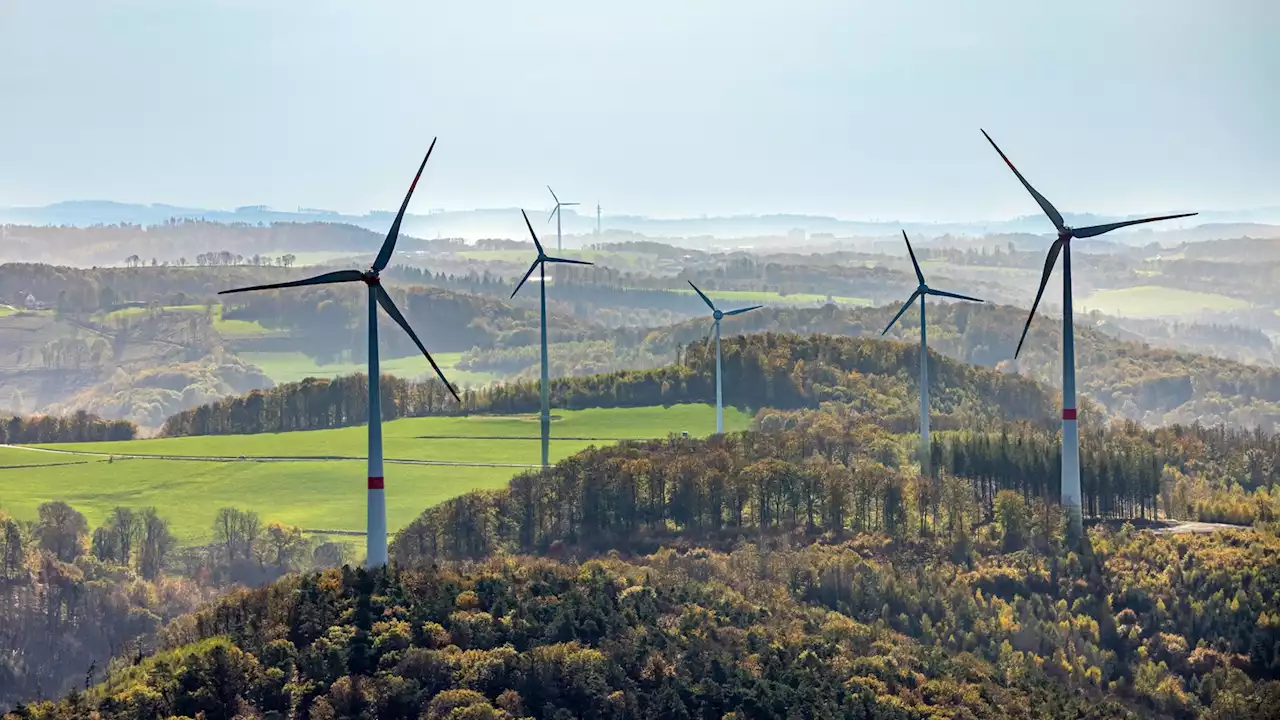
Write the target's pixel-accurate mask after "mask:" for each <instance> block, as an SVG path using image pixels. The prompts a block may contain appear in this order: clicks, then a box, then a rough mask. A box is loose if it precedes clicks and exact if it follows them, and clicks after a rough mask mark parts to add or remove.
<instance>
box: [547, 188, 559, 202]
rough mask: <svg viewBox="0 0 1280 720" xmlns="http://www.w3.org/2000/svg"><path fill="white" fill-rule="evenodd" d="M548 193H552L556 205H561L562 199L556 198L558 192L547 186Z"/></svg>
mask: <svg viewBox="0 0 1280 720" xmlns="http://www.w3.org/2000/svg"><path fill="white" fill-rule="evenodd" d="M547 192H549V193H551V197H552V198H554V199H555V201H556V205H559V204H560V198H558V197H556V191H555V190H552V189H551V186H550V185H548V186H547Z"/></svg>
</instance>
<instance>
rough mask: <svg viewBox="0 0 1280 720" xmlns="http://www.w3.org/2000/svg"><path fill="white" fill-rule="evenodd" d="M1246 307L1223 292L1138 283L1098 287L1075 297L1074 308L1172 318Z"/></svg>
mask: <svg viewBox="0 0 1280 720" xmlns="http://www.w3.org/2000/svg"><path fill="white" fill-rule="evenodd" d="M1247 307H1249V303H1248V302H1247V301H1245V300H1240V299H1238V298H1232V297H1227V296H1226V295H1218V294H1216V293H1205V292H1196V291H1194V290H1179V289H1176V288H1170V287H1163V286H1160V285H1138V286H1136V287H1130V288H1122V289H1115V290H1099V291H1098V292H1095V293H1093V294H1091V295H1089V296H1088V297H1086V298H1084V299H1083V300H1079V301H1077V305H1076V311H1077V312H1079V313H1085V312H1088V311H1091V310H1097V311H1099V312H1102V313H1106V314H1108V315H1115V316H1117V317H1131V318H1161V317H1163V318H1172V317H1185V316H1194V315H1196V314H1198V313H1201V312H1205V311H1208V310H1240V309H1243V308H1247Z"/></svg>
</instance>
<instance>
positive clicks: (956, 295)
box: [927, 288, 986, 302]
mask: <svg viewBox="0 0 1280 720" xmlns="http://www.w3.org/2000/svg"><path fill="white" fill-rule="evenodd" d="M927 294H929V295H941V296H942V297H949V298H955V299H957V300H970V301H972V302H986V301H985V300H979V299H978V298H976V297H969V296H968V295H961V294H959V293H953V292H947V291H946V290H934V289H933V288H929V289H928V291H927Z"/></svg>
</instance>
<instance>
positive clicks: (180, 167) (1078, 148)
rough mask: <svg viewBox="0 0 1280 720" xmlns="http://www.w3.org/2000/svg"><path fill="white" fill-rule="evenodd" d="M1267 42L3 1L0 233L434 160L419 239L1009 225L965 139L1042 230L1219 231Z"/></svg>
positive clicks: (863, 24)
mask: <svg viewBox="0 0 1280 720" xmlns="http://www.w3.org/2000/svg"><path fill="white" fill-rule="evenodd" d="M55 28H56V30H57V33H58V37H59V38H60V52H59V53H56V54H51V53H49V52H48V49H49V48H48V43H47V37H48V36H49V32H50V31H51V30H52V29H55ZM1029 29H1030V30H1029ZM1278 34H1280V6H1277V5H1275V4H1274V3H1268V2H1265V1H1264V0H1247V1H1243V2H1239V3H1234V4H1233V5H1232V12H1225V11H1223V10H1221V9H1216V10H1215V9H1214V8H1211V7H1209V6H1203V5H1202V4H1200V3H1194V2H1191V0H1175V1H1174V2H1155V0H1135V1H1134V2H1129V3H1125V4H1124V5H1121V6H1117V5H1114V4H1108V3H1104V2H1101V1H1100V0H1087V1H1086V2H1081V3H1076V4H1073V5H1072V7H1071V8H1069V9H1052V8H1044V7H1027V6H1025V4H1019V3H1016V2H1012V1H1011V0H981V1H980V2H974V3H970V4H968V5H966V6H965V7H963V8H960V7H957V6H953V5H951V4H947V3H943V2H920V3H912V4H911V7H899V6H896V5H894V6H887V7H885V6H880V5H877V4H872V3H864V2H854V3H830V2H796V3H792V4H789V5H788V6H787V7H785V8H783V7H782V6H777V5H774V4H772V3H765V2H762V1H757V0H752V1H751V2H736V3H730V2H708V3H702V4H699V5H698V6H696V7H689V6H686V5H685V4H682V3H676V2H672V1H669V0H667V1H663V2H658V3H650V4H648V5H646V6H645V7H644V8H638V7H637V8H630V7H627V8H619V7H612V6H597V5H596V4H593V3H588V2H585V1H584V0H581V1H580V0H575V1H573V2H563V3H557V4H556V5H555V6H554V7H551V8H537V7H533V6H531V5H527V4H522V3H512V2H481V3H470V4H467V5H466V6H450V7H441V8H431V9H427V8H424V7H418V6H416V5H413V4H408V3H393V4H388V5H384V6H378V7H370V6H364V5H359V6H355V5H347V4H343V3H337V2H321V3H306V4H303V3H301V2H282V3H275V4H272V5H270V6H263V5H259V4H257V3H252V2H247V1H241V0H237V1H235V2H227V3H218V4H217V5H216V6H215V5H214V4H211V3H184V4H181V5H173V4H170V3H163V2H160V1H159V0H132V1H130V2H126V3H116V4H113V5H111V6H97V5H77V6H75V7H53V6H49V5H47V4H43V3H40V4H37V3H22V4H19V3H8V4H4V5H0V97H3V98H4V99H5V102H4V108H5V110H4V111H3V112H0V206H24V205H26V206H35V205H45V204H50V203H56V202H59V201H66V200H90V199H95V200H96V199H102V200H112V201H119V202H130V203H147V204H150V203H165V204H171V205H179V206H190V207H202V208H203V207H213V208H233V207H238V206H245V205H267V206H271V207H277V208H281V209H286V208H296V207H300V206H301V207H312V208H327V209H332V210H334V211H338V212H344V213H363V212H366V211H367V210H369V209H374V208H376V209H389V208H391V207H392V206H393V204H394V203H395V202H396V199H397V198H398V197H400V196H401V194H402V193H403V191H404V186H405V184H406V183H407V182H408V180H409V178H410V177H411V175H412V171H413V169H414V166H415V165H416V163H417V161H418V159H420V157H421V153H422V152H423V151H424V150H425V149H426V146H427V144H428V143H429V142H430V139H431V137H432V136H435V135H439V136H440V144H439V145H438V146H437V148H436V154H435V155H434V156H433V157H432V161H431V165H430V166H429V168H428V171H427V174H426V176H425V177H424V186H423V190H424V191H425V192H422V193H421V194H420V196H419V197H418V198H417V199H415V202H414V206H413V207H412V208H411V212H414V213H416V214H426V213H428V212H429V211H431V210H433V209H437V208H446V209H450V210H467V209H472V208H502V207H514V206H524V207H528V208H531V209H532V208H542V207H544V206H546V205H547V203H548V200H549V198H548V197H547V194H546V190H545V187H544V186H545V184H547V183H550V184H551V185H552V186H553V187H555V188H556V189H557V192H560V193H561V195H562V197H563V198H564V199H566V200H577V201H580V202H582V203H583V204H584V206H587V207H589V208H592V209H593V207H594V204H595V202H596V201H597V200H598V201H599V202H601V203H602V204H603V205H604V207H605V212H606V214H629V215H643V216H648V217H654V218H674V217H699V216H702V215H711V216H732V215H750V214H772V213H784V214H811V215H823V216H831V217H836V218H841V219H860V220H892V219H899V218H901V219H910V220H913V221H917V222H929V221H976V220H981V219H983V218H988V219H1004V218H1016V217H1022V216H1026V215H1029V214H1032V213H1033V212H1034V211H1035V210H1036V208H1035V207H1034V204H1033V203H1032V202H1031V201H1030V199H1029V198H1028V197H1027V196H1026V194H1025V192H1024V191H1022V190H1021V188H1019V187H1018V186H1017V183H1016V180H1014V179H1013V178H1012V177H1011V176H1010V175H1009V173H1008V170H1007V169H1006V168H1004V167H1003V164H1002V163H1001V162H1000V160H999V158H998V156H996V155H995V153H994V152H993V151H992V150H991V148H990V147H989V146H988V145H987V144H986V142H985V140H984V139H983V138H982V135H981V133H979V131H978V128H979V127H985V128H986V129H987V130H988V131H989V132H990V133H991V134H992V136H993V137H994V138H995V139H996V141H997V142H999V143H1000V144H1001V146H1002V147H1003V149H1004V150H1005V151H1006V152H1007V153H1009V155H1010V157H1011V159H1012V160H1013V161H1014V162H1015V163H1017V164H1018V166H1019V168H1020V169H1021V170H1022V171H1023V172H1024V173H1025V174H1026V175H1027V177H1028V179H1029V180H1030V181H1031V182H1033V183H1035V184H1036V186H1037V187H1038V188H1039V189H1040V190H1041V191H1042V192H1043V193H1044V194H1045V195H1047V196H1048V197H1049V198H1050V199H1051V200H1053V201H1054V202H1055V204H1057V205H1058V206H1059V208H1060V209H1062V210H1063V211H1064V212H1067V213H1071V212H1077V213H1095V214H1100V215H1102V214H1118V215H1130V214H1133V213H1140V212H1160V211H1165V210H1184V209H1190V210H1196V209H1200V210H1237V209H1244V208H1250V207H1256V206H1266V205H1274V204H1275V198H1276V197H1280V174H1277V173H1275V172H1274V168H1275V167H1276V166H1277V162H1280V138H1277V137H1276V136H1275V134H1274V133H1273V132H1271V131H1270V129H1271V128H1272V127H1273V126H1274V123H1275V121H1276V119H1277V118H1280V96H1278V95H1277V94H1276V93H1274V92H1267V91H1266V88H1268V83H1269V82H1273V81H1274V78H1273V77H1272V76H1273V75H1274V72H1275V70H1276V69H1277V68H1280V48H1277V47H1275V46H1274V43H1272V44H1270V45H1269V44H1268V43H1267V42H1266V41H1267V39H1268V38H1271V37H1275V36H1277V35H1278ZM1066 38H1070V39H1073V40H1074V43H1073V44H1068V43H1067V42H1066V41H1065V40H1064V39H1066ZM1260 90H1261V92H1259V91H1260ZM583 212H584V214H585V213H586V212H587V208H586V207H584V208H583Z"/></svg>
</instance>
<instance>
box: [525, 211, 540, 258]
mask: <svg viewBox="0 0 1280 720" xmlns="http://www.w3.org/2000/svg"><path fill="white" fill-rule="evenodd" d="M520 214H521V215H523V216H524V224H525V226H526V227H528V228H529V236H530V237H532V238H533V244H534V246H535V247H537V248H538V258H539V259H542V258H543V257H545V256H546V253H545V252H543V251H542V243H540V242H538V233H536V232H534V231H533V223H531V222H529V213H526V212H525V211H524V210H521V211H520Z"/></svg>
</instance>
